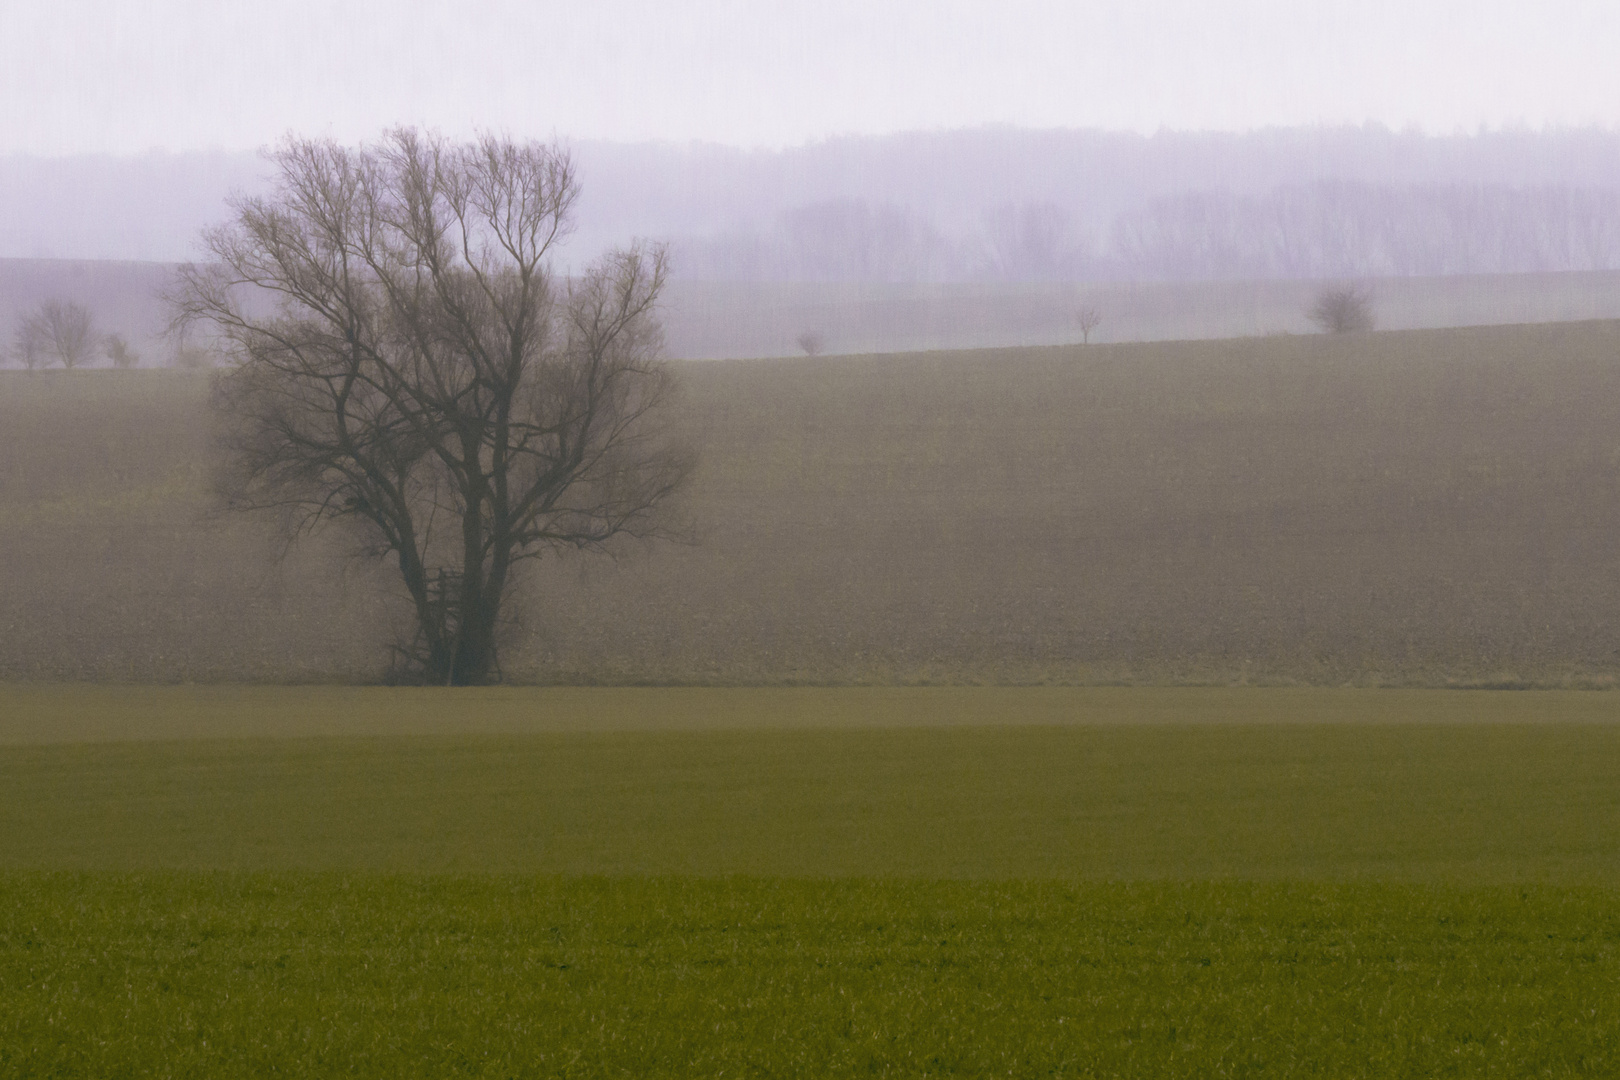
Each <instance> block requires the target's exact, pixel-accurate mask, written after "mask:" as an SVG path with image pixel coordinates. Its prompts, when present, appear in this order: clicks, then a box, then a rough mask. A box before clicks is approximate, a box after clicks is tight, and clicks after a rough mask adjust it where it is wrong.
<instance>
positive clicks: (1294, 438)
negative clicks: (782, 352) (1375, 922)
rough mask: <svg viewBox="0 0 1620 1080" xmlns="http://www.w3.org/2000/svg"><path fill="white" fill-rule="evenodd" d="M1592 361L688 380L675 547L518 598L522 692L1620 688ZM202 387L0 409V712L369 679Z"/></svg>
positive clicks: (1288, 356)
mask: <svg viewBox="0 0 1620 1080" xmlns="http://www.w3.org/2000/svg"><path fill="white" fill-rule="evenodd" d="M1617 352H1620V330H1617V329H1616V326H1615V324H1607V323H1590V324H1572V325H1561V326H1535V327H1497V328H1476V329H1466V330H1453V331H1422V332H1417V331H1414V332H1404V333H1390V334H1376V335H1371V336H1367V337H1360V338H1356V339H1353V340H1329V339H1325V338H1281V339H1263V340H1256V339H1250V340H1237V341H1222V342H1185V343H1162V344H1155V345H1141V346H1107V347H1094V348H1091V349H1046V350H1042V349H1035V350H990V351H983V352H978V353H955V354H919V355H911V356H891V357H867V358H831V359H822V360H817V361H779V362H777V361H773V362H725V363H715V364H703V365H691V366H690V367H689V368H687V370H686V374H687V394H686V397H685V400H684V401H683V403H682V405H681V406H680V413H679V417H678V419H679V422H680V423H682V424H685V425H687V426H688V427H689V428H690V430H691V431H692V432H693V433H694V437H695V438H696V439H697V440H698V441H699V442H701V444H702V446H703V449H704V463H703V466H702V468H701V470H700V473H699V475H698V477H697V479H696V481H695V483H694V485H693V488H692V491H691V493H690V498H689V501H688V504H687V508H688V510H689V512H690V513H691V516H692V519H693V521H694V523H695V525H696V526H697V531H698V534H699V536H700V539H701V542H700V543H699V544H698V545H697V546H695V547H676V548H658V549H636V548H627V549H625V551H624V552H623V553H622V554H623V556H624V557H623V558H622V559H621V560H620V561H618V562H608V561H603V560H600V559H598V560H591V559H585V558H571V559H567V560H563V561H561V562H552V563H549V564H547V565H546V567H545V568H544V569H543V570H542V571H541V573H540V574H539V575H538V576H537V577H536V578H535V579H533V580H531V581H529V582H528V583H527V584H526V586H525V589H526V592H525V593H524V596H523V599H522V600H521V601H520V602H519V603H517V604H515V605H514V608H513V610H514V612H515V613H517V614H518V615H520V616H521V619H522V621H523V624H524V625H523V628H522V629H521V630H520V632H519V634H518V636H517V638H516V639H515V640H514V642H513V643H512V645H511V646H510V647H509V648H508V649H507V651H506V654H505V661H506V667H507V670H508V673H509V674H511V675H512V676H514V677H517V678H539V679H563V680H580V681H623V680H629V681H636V680H653V681H659V680H666V681H667V680H672V681H720V682H774V681H793V680H799V681H813V682H814V681H876V682H884V681H919V680H922V681H929V680H931V681H972V680H980V681H991V682H1005V681H1108V680H1114V679H1124V680H1129V681H1141V680H1156V679H1157V680H1162V679H1215V680H1226V679H1233V680H1236V679H1240V678H1243V677H1245V676H1247V677H1250V678H1260V679H1271V680H1283V681H1289V680H1294V681H1311V682H1333V681H1344V680H1362V681H1375V682H1376V681H1394V682H1430V683H1443V682H1446V681H1448V680H1463V681H1470V680H1472V681H1494V680H1509V681H1511V680H1514V679H1519V680H1525V679H1529V680H1537V681H1546V682H1552V683H1558V682H1561V681H1564V680H1570V679H1575V680H1580V679H1590V680H1595V681H1599V682H1603V681H1606V680H1610V679H1612V676H1613V669H1614V666H1615V663H1616V659H1615V658H1616V656H1620V624H1616V623H1615V622H1614V620H1613V619H1612V618H1611V613H1612V612H1613V611H1614V610H1616V608H1617V607H1620V485H1617V484H1616V483H1615V482H1614V481H1615V471H1616V469H1617V467H1620V466H1617V464H1616V461H1617V459H1616V454H1617V453H1620V451H1617V450H1616V444H1615V443H1614V439H1613V432H1614V431H1615V430H1616V429H1617V427H1620V423H1617V421H1620V415H1616V413H1617V410H1620V365H1616V364H1615V363H1614V357H1615V355H1616V354H1617ZM205 392H206V386H205V383H204V381H203V380H201V379H198V378H190V379H188V378H185V377H182V376H175V375H168V374H164V373H134V374H132V375H129V376H120V375H119V374H117V373H109V372H89V373H84V374H83V375H82V376H81V377H76V378H68V377H64V376H62V375H60V374H57V375H51V376H49V377H37V378H31V377H29V376H27V375H23V374H19V373H3V374H0V462H3V463H4V465H3V467H0V510H3V516H0V544H3V546H4V549H5V551H6V553H7V557H8V560H9V567H10V569H11V573H12V577H11V584H10V586H9V587H8V589H7V590H6V591H5V593H4V594H3V595H0V634H3V635H4V640H5V643H6V649H5V652H4V655H3V656H0V665H3V672H4V674H6V675H9V676H11V677H14V678H15V677H18V676H21V677H34V678H63V677H92V678H113V679H123V680H133V681H140V680H146V679H159V680H163V679H180V678H209V679H212V678H254V679H267V680H276V681H280V680H285V679H288V678H294V679H309V678H333V677H336V678H365V677H368V676H374V675H375V674H376V673H377V672H378V671H379V670H380V668H381V666H382V657H383V649H382V646H383V644H385V643H386V641H387V639H388V636H389V627H390V625H391V624H392V623H393V622H394V620H395V619H396V618H397V616H398V614H399V613H398V611H397V609H395V608H393V607H391V605H390V602H389V600H388V599H387V597H388V591H389V582H388V580H387V577H386V574H383V573H380V572H378V571H376V570H375V569H374V568H371V567H369V566H366V565H362V564H357V563H344V562H343V561H342V559H341V558H340V556H341V553H342V552H343V551H344V550H346V549H347V548H346V541H345V540H344V539H343V538H342V537H339V536H328V537H326V538H324V539H323V540H321V541H319V542H316V543H312V544H309V545H306V546H305V547H304V548H302V549H300V551H299V553H298V554H297V555H296V556H295V558H294V560H293V561H292V562H291V563H289V564H287V565H285V566H282V567H280V568H278V567H277V566H276V565H275V563H274V561H273V558H272V556H273V545H272V544H271V542H270V541H269V540H268V538H267V537H266V536H265V535H264V534H263V533H262V532H261V531H260V526H259V525H257V524H254V523H249V522H243V521H230V522H221V521H215V520H210V519H208V518H207V517H206V516H205V511H206V508H207V499H206V485H205V482H204V480H205V473H206V469H205V467H204V466H205V461H206V454H207V450H206V446H207V443H206V438H205V435H206V432H205V430H204V429H205V428H206V419H205V412H204V399H205Z"/></svg>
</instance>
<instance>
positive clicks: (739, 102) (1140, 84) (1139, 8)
mask: <svg viewBox="0 0 1620 1080" xmlns="http://www.w3.org/2000/svg"><path fill="white" fill-rule="evenodd" d="M1366 122H1376V123H1381V124H1384V125H1386V126H1388V127H1391V128H1395V129H1404V128H1408V127H1417V128H1420V129H1422V130H1425V131H1428V132H1431V133H1437V134H1438V133H1450V132H1454V131H1458V130H1465V131H1472V130H1476V129H1478V128H1480V127H1482V126H1484V127H1488V128H1500V127H1531V128H1535V127H1541V126H1544V125H1553V126H1586V125H1598V126H1602V127H1606V128H1617V127H1620V0H1539V2H1524V0H1208V2H1193V0H1119V2H1115V0H1087V2H1075V3H1057V2H1045V3H1042V2H1035V0H999V2H995V3H989V2H980V0H973V2H966V0H891V2H886V0H860V2H852V0H813V2H798V0H793V2H780V3H770V2H763V0H761V2H754V3H743V2H737V0H695V2H680V0H574V2H570V3H553V2H549V0H540V2H532V0H531V2H523V0H449V2H446V0H352V2H345V0H274V2H267V0H254V2H250V3H241V2H236V0H0V154H13V153H26V154H40V155H60V154H73V153H85V152H109V153H130V152H138V151H143V150H148V149H155V148H161V149H168V150H199V149H227V150H239V149H250V148H254V147H258V146H262V145H264V144H266V143H269V142H272V141H274V140H275V139H277V138H278V137H279V136H280V135H282V134H283V133H285V132H288V131H293V132H296V133H299V134H305V135H331V136H334V137H336V138H339V139H341V140H344V141H359V140H369V139H372V138H375V137H376V136H377V135H378V134H379V133H380V132H381V130H382V129H383V128H385V127H387V126H390V125H393V124H398V123H414V124H422V125H426V126H429V127H433V128H437V129H439V130H441V131H444V132H445V133H447V134H452V135H460V134H465V133H468V132H470V131H472V130H474V129H490V130H496V131H500V132H504V133H508V134H512V135H517V136H539V137H550V136H552V135H560V136H563V137H567V138H585V139H591V138H601V139H614V140H644V139H662V140H674V141H682V142H684V141H688V140H704V141H710V142H720V143H728V144H734V145H744V146H762V147H779V146H786V145H794V144H798V143H802V142H806V141H811V140H815V139H818V138H823V137H827V136H835V135H846V134H882V133H887V132H893V131H905V130H927V129H944V128H956V127H965V126H977V125H982V124H990V123H1008V124H1016V125H1019V126H1023V127H1040V128H1052V127H1066V128H1108V129H1124V130H1136V131H1142V132H1152V131H1155V130H1158V129H1161V128H1171V129H1180V130H1188V129H1216V130H1244V129H1249V128H1255V127H1266V126H1273V125H1299V124H1315V123H1326V124H1342V123H1350V124H1361V123H1366Z"/></svg>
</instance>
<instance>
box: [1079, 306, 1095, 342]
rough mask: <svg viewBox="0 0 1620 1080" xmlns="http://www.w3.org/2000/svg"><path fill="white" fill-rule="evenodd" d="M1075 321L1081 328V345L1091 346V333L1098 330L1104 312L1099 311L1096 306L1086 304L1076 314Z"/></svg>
mask: <svg viewBox="0 0 1620 1080" xmlns="http://www.w3.org/2000/svg"><path fill="white" fill-rule="evenodd" d="M1074 321H1075V324H1076V325H1078V326H1079V327H1080V343H1081V344H1082V345H1090V344H1091V332H1092V331H1093V330H1095V329H1097V325H1098V324H1099V323H1101V322H1102V312H1100V311H1098V310H1097V308H1096V307H1095V306H1094V305H1091V304H1086V305H1085V306H1083V307H1081V308H1080V310H1079V311H1076V312H1075V313H1074Z"/></svg>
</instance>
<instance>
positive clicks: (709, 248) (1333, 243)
mask: <svg viewBox="0 0 1620 1080" xmlns="http://www.w3.org/2000/svg"><path fill="white" fill-rule="evenodd" d="M676 254H677V266H676V269H677V272H678V273H680V274H682V275H684V276H688V277H696V278H708V279H730V280H779V281H886V282H899V281H975V280H977V281H997V280H999V281H1041V280H1176V279H1190V280H1209V279H1221V278H1227V279H1248V278H1253V279H1276V278H1284V279H1299V278H1365V277H1382V276H1396V277H1399V276H1428V275H1434V276H1443V275H1455V274H1493V273H1530V272H1545V271H1566V270H1612V269H1617V268H1620V188H1599V187H1573V186H1567V185H1544V186H1534V187H1514V186H1508V185H1500V184H1495V185H1493V184H1475V185H1469V184H1413V185H1391V184H1373V183H1362V182H1352V181H1320V182H1316V183H1311V184H1296V185H1288V186H1283V187H1278V188H1275V189H1273V190H1272V191H1270V192H1267V193H1264V194H1258V195H1245V194H1237V193H1232V192H1227V191H1214V190H1211V191H1197V192H1188V193H1183V194H1178V195H1168V196H1161V197H1157V198H1153V199H1150V200H1148V201H1147V202H1145V203H1143V204H1141V205H1140V206H1137V207H1136V208H1134V209H1130V210H1124V211H1121V212H1119V213H1118V214H1116V215H1115V216H1114V217H1113V219H1112V221H1111V223H1110V224H1109V226H1108V227H1107V228H1106V229H1102V230H1093V229H1088V228H1087V227H1086V226H1085V225H1084V224H1083V223H1080V222H1077V221H1076V220H1075V219H1074V217H1073V215H1071V214H1070V213H1069V212H1068V211H1066V210H1065V209H1063V208H1062V207H1060V206H1058V205H1056V204H1055V203H1042V202H1037V203H1023V204H1011V203H1008V204H1001V205H996V206H992V207H990V208H988V209H986V210H985V211H984V212H983V213H982V214H981V216H980V219H979V221H978V223H977V226H976V228H973V229H971V230H969V231H967V232H966V233H962V234H958V235H949V234H947V233H945V232H943V231H941V230H940V229H938V228H936V227H935V226H934V225H933V224H932V223H931V222H930V221H929V220H928V219H927V218H925V217H923V216H921V215H919V214H917V213H915V212H913V211H911V210H909V209H907V208H906V207H903V206H900V205H898V204H894V203H879V204H872V203H869V202H867V201H865V200H860V199H838V200H829V201H823V202H818V203H812V204H807V205H805V206H801V207H798V208H796V209H794V210H791V211H789V212H787V213H785V214H783V215H781V216H780V217H779V219H778V220H777V221H776V222H775V223H773V225H771V226H770V227H768V228H759V227H739V228H737V229H734V230H732V231H729V232H725V233H721V234H715V235H710V236H707V237H697V238H689V239H687V240H685V241H683V242H678V243H677V245H676Z"/></svg>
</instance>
